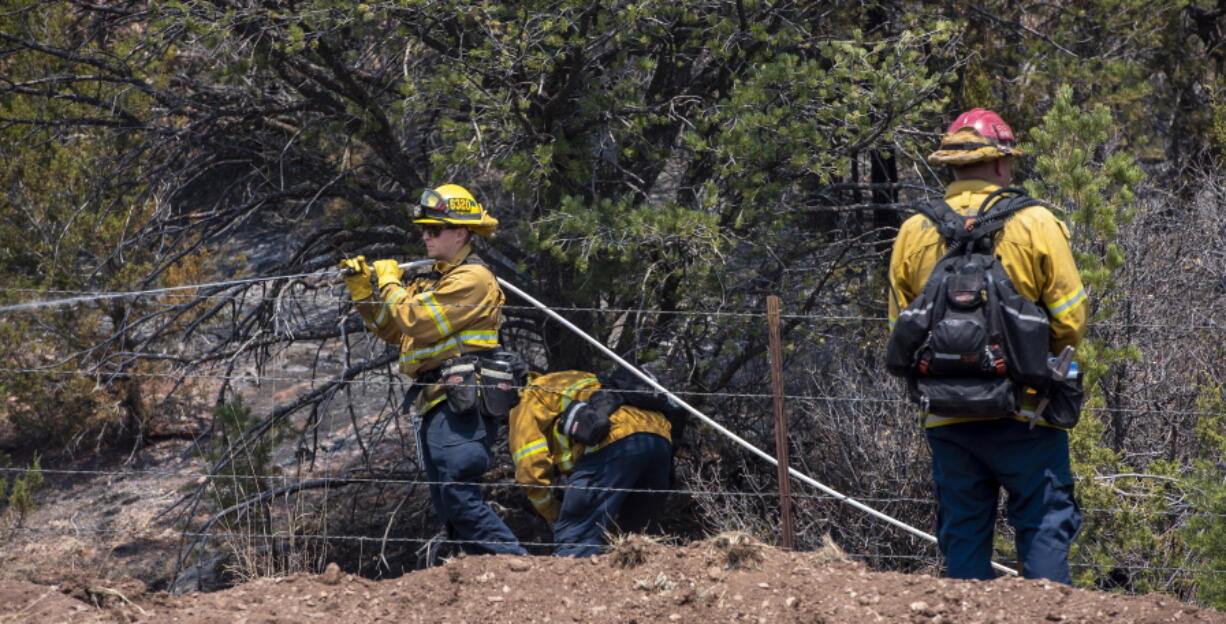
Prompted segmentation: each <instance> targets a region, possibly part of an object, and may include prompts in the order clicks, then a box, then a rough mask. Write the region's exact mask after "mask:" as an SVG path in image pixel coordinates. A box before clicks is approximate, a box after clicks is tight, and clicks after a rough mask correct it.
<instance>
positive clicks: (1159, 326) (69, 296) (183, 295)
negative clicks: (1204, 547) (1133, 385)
mask: <svg viewBox="0 0 1226 624" xmlns="http://www.w3.org/2000/svg"><path fill="white" fill-rule="evenodd" d="M330 273H335V272H334V271H327V272H315V273H302V274H297V275H289V276H280V277H276V278H249V279H237V280H231V281H227V282H218V283H215V284H208V285H197V286H183V287H170V288H160V289H151V290H146V291H138V292H106V291H67V290H63V291H49V290H35V289H10V288H0V293H7V294H23V295H33V296H35V297H43V298H38V299H31V300H27V301H24V302H21V303H16V304H10V305H6V306H0V315H12V314H15V313H18V312H33V311H38V310H42V309H45V308H48V307H58V306H62V305H70V304H76V303H83V302H87V301H97V300H113V299H117V298H129V297H149V296H156V297H158V299H160V301H155V302H153V305H160V306H166V307H179V306H181V305H182V303H189V302H193V301H208V300H213V301H237V302H238V303H240V304H244V305H245V304H253V303H260V302H265V301H274V302H278V303H285V302H294V301H300V302H302V303H310V304H312V305H316V306H318V305H320V304H324V305H335V306H336V307H337V310H338V315H343V314H345V308H346V307H347V306H348V304H349V303H351V302H350V301H349V298H348V297H347V296H344V295H343V294H339V295H338V294H333V293H331V292H329V293H312V294H307V295H295V294H285V293H281V294H277V295H257V294H252V293H250V292H246V293H241V294H235V293H231V294H211V295H200V294H198V290H199V289H201V288H204V287H209V288H233V287H237V286H250V285H254V284H256V283H259V282H268V281H271V280H273V279H281V280H290V279H304V278H314V277H327V276H328V274H330ZM48 295H63V296H64V297H62V298H59V299H46V298H45V297H46V296H48ZM176 300H181V301H182V303H174V301H176ZM410 305H412V303H410ZM452 307H488V306H462V305H452ZM502 309H503V311H505V312H521V311H533V312H535V311H536V310H537V308H535V307H533V306H516V305H504V306H502ZM553 310H555V311H558V312H563V313H576V314H580V313H582V314H615V315H625V314H634V315H640V316H649V317H662V316H680V317H695V318H736V319H747V320H764V319H766V318H767V316H768V315H767V313H766V312H765V311H759V310H752V311H751V310H735V309H727V308H721V309H715V310H660V309H646V308H613V307H583V306H555V307H553ZM779 318H781V319H784V320H792V321H797V322H807V323H815V322H826V323H835V324H843V323H858V324H869V323H871V324H875V325H877V326H878V329H880V330H881V331H884V326H885V324H886V321H887V319H886V318H885V317H883V316H873V315H855V314H833V315H822V314H813V313H803V314H782V315H780V316H779ZM1224 327H1226V325H1223V324H1220V323H1217V322H1216V321H1214V320H1213V319H1212V318H1211V317H1208V316H1201V315H1199V314H1198V313H1196V312H1195V311H1193V312H1191V313H1190V314H1189V315H1188V317H1187V319H1185V320H1181V321H1180V322H1169V323H1168V322H1164V323H1127V322H1100V323H1095V324H1092V325H1091V329H1100V330H1111V331H1118V330H1162V331H1172V332H1179V331H1183V332H1186V331H1217V330H1221V329H1223V328H1224ZM282 331H286V332H287V333H289V332H292V331H293V330H292V329H289V328H288V325H284V324H283V325H282ZM136 355H138V356H139V355H140V354H136ZM389 368H390V366H389ZM0 373H7V374H14V375H35V374H43V375H63V376H83V377H92V378H105V377H108V376H122V377H124V378H162V379H174V380H180V381H181V380H187V379H196V380H211V381H237V382H247V383H266V382H274V383H293V384H308V383H309V384H323V383H327V384H338V385H349V386H361V387H366V386H376V387H377V386H388V387H399V388H402V387H407V386H408V385H409V384H407V383H406V382H404V381H400V380H396V379H393V378H387V379H367V378H359V379H341V378H336V377H325V378H323V379H321V378H320V377H319V376H318V375H312V376H311V377H296V376H272V375H264V374H262V373H261V372H259V371H256V372H255V374H208V373H201V372H196V371H195V370H194V369H193V370H191V371H189V370H181V371H177V372H147V371H126V370H119V371H105V370H89V369H65V368H62V365H57V366H50V367H46V368H37V367H35V368H16V367H14V368H0ZM341 373H342V371H339V370H337V371H329V372H327V374H330V375H340V374H341ZM525 387H527V386H515V388H516V389H523V388H525ZM546 389H549V388H546ZM552 390H558V391H560V390H563V388H554V389H552ZM647 392H650V391H647ZM676 394H677V395H680V396H684V397H694V398H705V399H712V400H718V399H752V400H768V399H771V398H773V396H774V395H772V394H768V393H745V392H703V391H686V390H682V391H676ZM784 398H785V399H786V400H790V401H806V402H824V403H842V404H855V403H875V404H883V405H895V406H901V405H904V404H908V403H909V402H908V401H906V400H905V399H901V398H888V397H872V396H822V395H811V394H793V395H786V396H785V397H784ZM1086 411H1090V412H1109V413H1112V414H1134V415H1142V414H1152V415H1160V416H1163V417H1170V416H1195V417H1201V416H1223V415H1226V412H1214V411H1201V410H1170V409H1164V408H1137V407H1127V408H1107V407H1090V408H1086ZM31 471H32V470H31V469H29V468H0V474H9V475H20V474H28V473H30V472H31ZM39 472H41V473H43V474H48V475H50V474H55V475H63V476H82V477H108V478H114V479H129V478H142V477H144V478H150V477H152V478H161V479H187V480H201V479H203V480H217V479H227V480H235V479H251V480H261V481H282V482H286V483H290V484H292V483H294V482H299V481H301V479H300V478H299V477H293V476H288V475H280V474H266V475H257V474H244V475H236V474H204V473H200V472H191V473H183V472H159V471H97V470H95V471H86V470H59V469H44V470H40V471H39ZM324 478H325V479H326V478H329V477H326V476H325V477H324ZM334 478H337V479H341V480H343V481H344V484H345V485H350V484H355V485H356V484H366V485H389V486H395V487H404V486H413V487H416V486H427V487H428V486H440V487H447V486H449V485H456V484H454V483H449V482H439V481H427V480H421V479H414V478H399V477H382V478H380V477H354V476H343V477H334ZM464 485H477V486H480V487H483V488H524V487H533V488H547V489H556V490H567V489H584V490H602V491H612V492H625V493H654V494H660V495H676V496H690V497H707V498H721V497H722V498H756V499H771V500H774V499H777V498H778V496H779V494H778V492H775V491H753V492H748V491H730V490H702V489H667V490H644V489H634V488H607V487H596V486H568V485H535V484H522V483H518V482H481V483H476V484H464ZM792 498H794V499H798V500H802V501H810V502H827V501H828V502H840V501H843V500H845V498H847V497H839V496H830V495H826V494H807V493H797V492H793V493H792ZM851 498H855V499H857V500H860V501H864V502H870V503H879V504H887V505H898V504H905V505H919V506H924V507H929V508H931V507H935V501H933V500H930V499H919V498H913V497H912V498H907V497H860V496H854V495H853V496H851ZM1083 511H1084V512H1085V513H1087V514H1089V515H1097V516H1104V517H1111V516H1122V515H1129V514H1136V515H1145V516H1169V517H1172V518H1178V519H1181V520H1182V519H1188V518H1208V519H1220V518H1226V514H1218V513H1207V512H1195V511H1189V510H1137V509H1125V508H1115V509H1107V508H1089V509H1084V510H1083ZM5 530H7V531H13V532H21V531H25V532H30V533H39V532H43V533H54V532H61V533H76V534H96V535H133V536H147V537H165V538H173V539H180V540H181V539H230V540H287V539H293V540H316V541H328V542H354V543H359V544H361V543H379V544H389V543H411V544H429V543H433V544H452V545H456V546H464V545H482V544H484V545H494V544H499V543H498V542H482V541H476V540H455V539H447V538H441V537H439V536H434V537H428V538H426V537H390V536H387V537H371V536H368V535H329V534H308V533H294V534H286V533H260V532H226V531H189V530H170V529H166V530H126V529H113V528H101V527H83V526H72V527H51V526H47V527H26V526H16V527H10V528H7V529H5ZM520 544H521V545H523V546H530V547H537V548H548V549H554V548H557V547H560V546H578V544H567V543H559V542H547V541H541V542H520ZM848 556H849V557H852V558H857V559H866V560H890V559H897V560H911V561H919V562H924V563H925V564H937V563H939V561H940V559H939V557H938V556H936V555H933V556H926V555H905V554H884V553H882V554H874V553H848ZM1071 565H1072V566H1074V567H1081V568H1094V569H1110V570H1127V571H1150V572H1169V573H1175V574H1213V575H1219V574H1226V570H1216V569H1201V568H1192V567H1154V566H1141V565H1116V564H1110V565H1102V564H1098V563H1090V562H1072V563H1071Z"/></svg>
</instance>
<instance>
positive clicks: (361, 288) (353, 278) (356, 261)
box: [341, 256, 374, 301]
mask: <svg viewBox="0 0 1226 624" xmlns="http://www.w3.org/2000/svg"><path fill="white" fill-rule="evenodd" d="M341 270H342V271H345V272H346V275H345V285H346V286H348V287H349V296H350V297H351V298H352V299H353V300H354V301H361V300H363V299H366V298H368V297H370V296H371V295H372V294H374V293H373V292H372V291H371V289H370V265H369V264H366V256H358V257H356V258H346V259H344V260H341Z"/></svg>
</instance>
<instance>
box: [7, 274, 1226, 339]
mask: <svg viewBox="0 0 1226 624" xmlns="http://www.w3.org/2000/svg"><path fill="white" fill-rule="evenodd" d="M316 275H318V274H315V273H304V274H301V275H299V276H294V277H302V276H316ZM275 279H283V278H275ZM269 280H270V278H252V279H245V280H235V281H234V282H233V283H235V284H248V283H256V282H261V281H269ZM198 288H200V287H198V286H180V287H172V288H165V289H155V290H149V291H136V292H111V291H78V290H37V289H29V288H0V293H4V292H16V293H29V294H63V295H69V297H66V298H62V299H35V300H29V301H25V302H22V303H17V304H11V305H7V306H0V314H4V313H9V312H17V311H33V310H36V309H39V308H42V307H58V306H60V305H67V304H69V303H82V302H88V301H91V300H110V299H117V298H125V297H145V296H148V295H149V294H150V293H155V294H158V295H159V297H160V298H162V299H183V300H184V303H189V302H194V301H214V300H216V301H241V302H243V303H261V302H265V301H271V302H282V303H284V302H294V301H298V302H303V303H311V304H315V305H319V304H335V305H336V306H338V307H340V306H346V305H347V304H351V303H353V301H352V300H351V299H350V298H349V297H348V296H346V295H335V294H323V293H313V294H310V295H289V294H278V295H253V294H251V293H242V294H238V295H235V294H226V295H201V294H195V293H187V292H178V291H184V290H191V289H198ZM153 304H154V305H165V306H168V307H176V306H179V305H182V304H173V303H169V302H164V301H163V302H153ZM397 305H401V306H410V307H412V306H420V307H427V304H424V303H419V302H416V301H413V300H411V299H410V300H406V301H404V302H402V303H399V304H397ZM429 306H430V307H435V308H440V309H453V308H454V309H460V308H489V307H490V306H488V305H482V304H462V303H431V304H429ZM550 307H551V308H552V309H553V310H554V311H557V312H566V313H585V314H635V315H643V316H665V317H668V316H679V317H697V318H744V319H759V320H765V319H766V318H767V314H766V312H765V311H762V310H744V311H738V310H727V309H715V310H666V309H660V308H625V307H590V306H576V305H561V304H559V305H553V306H550ZM498 308H499V309H501V310H503V311H504V312H535V311H537V308H536V307H534V306H526V305H515V304H503V305H501V306H498ZM1189 315H1190V316H1193V317H1201V320H1202V322H1199V323H1190V322H1176V321H1164V322H1162V323H1126V322H1118V321H1099V322H1094V323H1090V324H1089V326H1088V327H1089V328H1090V329H1116V330H1118V329H1153V330H1167V331H1170V330H1218V331H1220V330H1223V329H1226V324H1224V323H1219V322H1217V321H1216V320H1215V319H1214V318H1213V317H1211V316H1208V315H1205V316H1203V317H1202V316H1201V315H1199V314H1197V313H1196V312H1195V311H1193V312H1190V313H1189ZM779 318H780V319H783V320H794V321H807V322H831V323H863V324H877V325H881V326H882V327H885V325H886V323H887V321H888V320H889V319H888V318H887V317H885V316H876V315H871V316H870V315H855V314H817V313H811V312H806V313H790V314H789V313H781V314H780V315H779Z"/></svg>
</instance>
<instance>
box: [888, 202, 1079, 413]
mask: <svg viewBox="0 0 1226 624" xmlns="http://www.w3.org/2000/svg"><path fill="white" fill-rule="evenodd" d="M999 188H1000V187H999V186H997V185H995V184H991V183H989V182H985V181H983V180H957V181H954V182H953V183H951V184H950V185H949V186H948V187H947V188H946V190H945V201H946V202H947V203H948V204H949V205H950V207H951V208H953V209H954V210H955V211H957V212H958V213H961V214H972V213H974V212H975V211H976V210H978V209H979V205H980V204H981V203H982V202H983V200H984V199H985V198H986V197H987V196H988V195H989V194H991V193H992V192H993V191H996V190H998V189H999ZM996 236H997V238H996V255H997V256H998V257H999V258H1000V260H1001V264H1002V265H1003V266H1004V269H1005V273H1006V274H1008V275H1009V279H1010V280H1011V281H1012V282H1013V286H1014V288H1016V289H1017V292H1018V293H1019V294H1021V295H1022V296H1023V297H1026V298H1028V299H1030V300H1031V301H1034V302H1036V303H1038V304H1039V305H1041V306H1043V307H1044V308H1046V310H1047V312H1048V316H1049V318H1050V321H1051V336H1050V343H1051V344H1050V349H1049V350H1050V351H1051V352H1052V353H1053V354H1056V353H1060V351H1062V350H1063V349H1064V347H1065V346H1073V347H1075V346H1077V345H1079V344H1080V343H1081V338H1082V336H1083V335H1084V334H1085V329H1086V318H1087V315H1088V306H1087V305H1086V304H1087V301H1086V291H1085V287H1084V286H1083V285H1082V283H1081V276H1080V275H1079V274H1078V272H1077V265H1076V263H1075V262H1074V261H1073V252H1072V249H1071V248H1070V247H1069V230H1068V227H1067V226H1065V224H1064V222H1063V221H1061V220H1059V219H1057V218H1056V216H1055V215H1053V214H1052V213H1051V211H1049V210H1048V209H1047V208H1044V207H1043V206H1031V207H1029V208H1023V209H1022V210H1020V211H1018V212H1017V213H1015V214H1014V215H1013V216H1012V217H1010V218H1009V220H1008V221H1006V222H1005V226H1004V227H1003V228H1002V229H1001V231H1000V232H999V233H997V235H996ZM945 251H946V245H945V240H944V239H943V238H941V235H940V234H939V233H938V232H937V228H936V227H935V226H934V225H933V223H932V222H931V221H930V220H928V219H927V218H926V217H924V216H923V215H915V216H913V217H911V218H910V219H907V220H906V221H905V222H904V223H903V224H902V227H900V228H899V229H898V238H897V239H895V241H894V250H893V253H892V254H891V255H890V293H889V299H890V301H889V322H890V326H891V327H893V326H894V322H895V321H896V320H897V319H898V314H899V312H900V311H901V310H903V309H904V308H906V307H907V304H908V303H910V302H911V301H912V300H913V299H915V298H916V297H918V296H919V294H920V293H921V292H922V291H923V289H924V284H925V283H926V282H927V281H928V276H929V274H931V273H932V269H933V268H934V267H935V266H936V264H937V262H939V261H940V259H941V258H942V257H943V256H944V255H945ZM926 417H927V418H926V420H925V426H926V427H935V426H939V425H946V424H952V423H956V422H965V421H967V420H977V419H965V418H956V419H951V418H938V417H934V416H932V415H926Z"/></svg>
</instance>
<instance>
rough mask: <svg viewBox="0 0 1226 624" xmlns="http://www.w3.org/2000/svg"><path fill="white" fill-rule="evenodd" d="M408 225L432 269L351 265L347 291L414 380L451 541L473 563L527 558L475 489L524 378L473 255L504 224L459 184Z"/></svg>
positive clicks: (411, 400)
mask: <svg viewBox="0 0 1226 624" xmlns="http://www.w3.org/2000/svg"><path fill="white" fill-rule="evenodd" d="M409 217H410V219H411V220H412V222H413V223H414V224H417V225H418V226H420V227H421V240H422V242H423V243H424V244H425V246H426V255H427V256H429V257H430V258H431V259H432V260H434V263H433V265H431V266H430V268H429V269H428V270H427V271H426V272H422V273H416V274H410V275H405V271H404V270H403V269H402V268H401V267H400V264H399V263H398V262H397V261H396V260H377V261H375V262H373V263H371V264H367V262H366V258H365V257H363V256H357V257H354V258H347V259H345V260H342V261H341V269H342V270H343V271H344V272H345V273H346V277H345V284H346V285H347V286H348V287H349V291H350V295H351V297H352V299H353V301H354V302H355V304H356V307H357V310H358V313H359V314H360V315H361V316H362V319H363V320H364V321H365V322H366V326H367V328H369V329H370V331H371V332H373V333H374V334H375V335H377V336H378V337H379V338H381V339H383V340H384V341H386V342H388V343H390V344H392V345H395V346H396V347H398V348H399V351H400V372H401V373H404V374H405V375H407V376H409V377H411V378H412V379H413V382H414V383H413V385H412V386H411V387H410V388H409V390H408V392H407V393H406V396H405V401H404V408H403V411H404V412H405V413H411V414H414V415H415V417H414V418H413V424H414V430H415V433H416V437H417V450H418V459H419V461H420V463H421V466H422V468H423V469H424V470H425V472H426V476H427V478H428V479H429V480H430V481H431V485H430V499H431V502H432V503H433V505H434V509H435V512H436V513H437V514H438V517H439V520H440V521H441V522H442V523H443V525H444V527H445V528H446V531H447V534H448V535H449V536H450V538H451V539H453V540H456V541H458V542H459V543H460V546H461V548H462V549H463V550H464V551H465V552H467V553H470V554H482V553H510V554H524V553H525V551H524V549H523V548H522V547H521V546H520V545H519V540H518V539H516V537H515V535H514V534H513V533H512V532H511V530H510V529H509V528H507V526H506V524H504V523H503V521H502V519H501V518H499V517H498V515H497V514H496V513H494V510H493V509H491V508H490V507H489V505H487V504H486V503H485V501H484V500H482V498H481V490H480V485H478V484H477V482H478V481H479V480H480V478H481V476H482V474H484V473H485V471H486V470H487V469H489V466H490V463H491V461H492V455H491V451H490V449H491V446H492V444H493V441H494V439H495V437H496V436H497V433H498V427H499V424H500V423H501V422H502V419H504V418H506V417H507V414H508V413H509V412H510V409H511V407H513V406H514V404H515V403H516V402H518V400H519V397H518V393H517V390H516V387H515V386H517V385H518V382H517V380H516V377H517V375H518V374H526V372H527V370H526V367H525V366H523V365H522V361H520V360H519V359H518V357H517V356H516V355H515V354H514V353H511V352H508V351H504V350H502V349H500V348H499V340H498V330H499V327H500V326H501V325H502V306H503V303H504V301H505V297H504V296H503V293H502V289H501V288H500V287H499V285H498V282H497V280H496V279H495V277H494V274H493V273H492V272H491V271H490V269H489V267H488V266H486V264H485V263H484V262H483V261H482V260H481V258H480V257H478V256H477V255H476V254H474V253H473V235H474V234H476V235H479V236H483V237H485V236H489V235H490V234H493V233H494V229H495V228H497V227H498V220H497V219H495V218H494V217H493V216H491V215H490V214H489V212H487V211H486V210H485V208H483V207H482V206H481V204H479V203H477V201H476V199H474V198H473V196H472V194H471V193H469V192H468V190H466V189H465V188H464V187H462V186H459V185H456V184H445V185H442V186H439V187H437V188H434V189H427V190H426V191H425V192H424V193H422V196H421V201H420V202H419V203H418V204H417V205H415V206H412V207H411V209H410V214H409ZM372 279H373V282H374V283H373V286H372ZM520 369H522V371H520Z"/></svg>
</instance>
